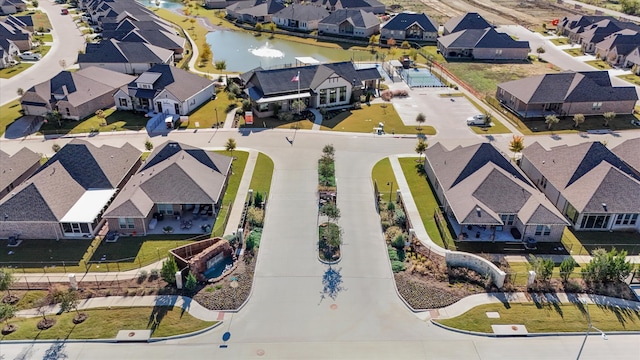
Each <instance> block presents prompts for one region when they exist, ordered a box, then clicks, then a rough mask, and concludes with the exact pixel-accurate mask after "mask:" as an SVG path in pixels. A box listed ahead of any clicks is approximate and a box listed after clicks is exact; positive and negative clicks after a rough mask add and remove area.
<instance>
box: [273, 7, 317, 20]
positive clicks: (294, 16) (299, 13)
mask: <svg viewBox="0 0 640 360" xmlns="http://www.w3.org/2000/svg"><path fill="white" fill-rule="evenodd" d="M273 16H274V17H278V18H281V19H291V20H297V21H316V20H321V19H324V18H326V17H327V16H329V11H327V9H325V8H323V7H322V6H318V5H312V4H291V5H289V6H287V7H285V8H284V9H282V10H280V11H278V12H277V13H275V14H274V15H273Z"/></svg>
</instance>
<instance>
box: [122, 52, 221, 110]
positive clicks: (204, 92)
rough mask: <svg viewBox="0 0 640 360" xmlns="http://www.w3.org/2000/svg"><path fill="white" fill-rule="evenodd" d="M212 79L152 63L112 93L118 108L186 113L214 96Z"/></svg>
mask: <svg viewBox="0 0 640 360" xmlns="http://www.w3.org/2000/svg"><path fill="white" fill-rule="evenodd" d="M215 93H216V92H215V86H214V83H213V81H211V80H209V79H207V78H204V77H201V76H198V75H196V74H193V73H190V72H188V71H185V70H182V69H178V68H176V67H174V66H170V65H165V64H161V65H155V66H153V67H152V68H150V69H149V70H147V71H145V72H144V73H142V74H140V76H138V78H136V79H134V80H133V81H131V82H130V83H129V84H128V85H127V86H122V88H120V89H119V90H118V91H117V92H115V94H114V95H113V99H112V101H114V102H115V104H116V108H117V109H119V110H135V111H144V112H149V111H152V112H156V113H164V114H176V115H187V114H189V113H191V112H192V111H193V110H195V109H196V108H198V107H199V106H200V105H202V104H204V103H205V102H207V101H209V100H211V99H212V98H213V97H214V96H215Z"/></svg>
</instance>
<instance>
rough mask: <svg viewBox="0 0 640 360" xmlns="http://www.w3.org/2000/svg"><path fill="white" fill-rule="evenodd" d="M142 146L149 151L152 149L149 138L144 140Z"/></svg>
mask: <svg viewBox="0 0 640 360" xmlns="http://www.w3.org/2000/svg"><path fill="white" fill-rule="evenodd" d="M144 148H145V149H147V151H151V150H152V149H153V143H152V142H151V140H147V141H145V142H144Z"/></svg>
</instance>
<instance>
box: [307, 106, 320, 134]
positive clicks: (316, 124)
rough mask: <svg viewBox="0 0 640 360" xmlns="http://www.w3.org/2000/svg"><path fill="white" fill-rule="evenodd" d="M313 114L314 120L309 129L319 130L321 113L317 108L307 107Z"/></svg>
mask: <svg viewBox="0 0 640 360" xmlns="http://www.w3.org/2000/svg"><path fill="white" fill-rule="evenodd" d="M309 111H311V113H312V114H313V116H314V117H315V121H314V122H313V127H312V128H311V130H320V126H321V125H322V114H320V111H318V109H309Z"/></svg>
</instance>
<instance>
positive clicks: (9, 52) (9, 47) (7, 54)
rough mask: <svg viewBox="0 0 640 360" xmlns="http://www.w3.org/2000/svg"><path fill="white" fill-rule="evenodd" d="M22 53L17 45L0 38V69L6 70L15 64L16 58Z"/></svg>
mask: <svg viewBox="0 0 640 360" xmlns="http://www.w3.org/2000/svg"><path fill="white" fill-rule="evenodd" d="M19 53H20V50H19V49H18V47H17V46H16V44H15V43H14V42H13V41H11V40H9V39H3V38H0V69H4V68H6V67H9V66H11V65H13V64H14V62H15V61H16V60H14V57H15V56H17V55H18V54H19Z"/></svg>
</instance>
